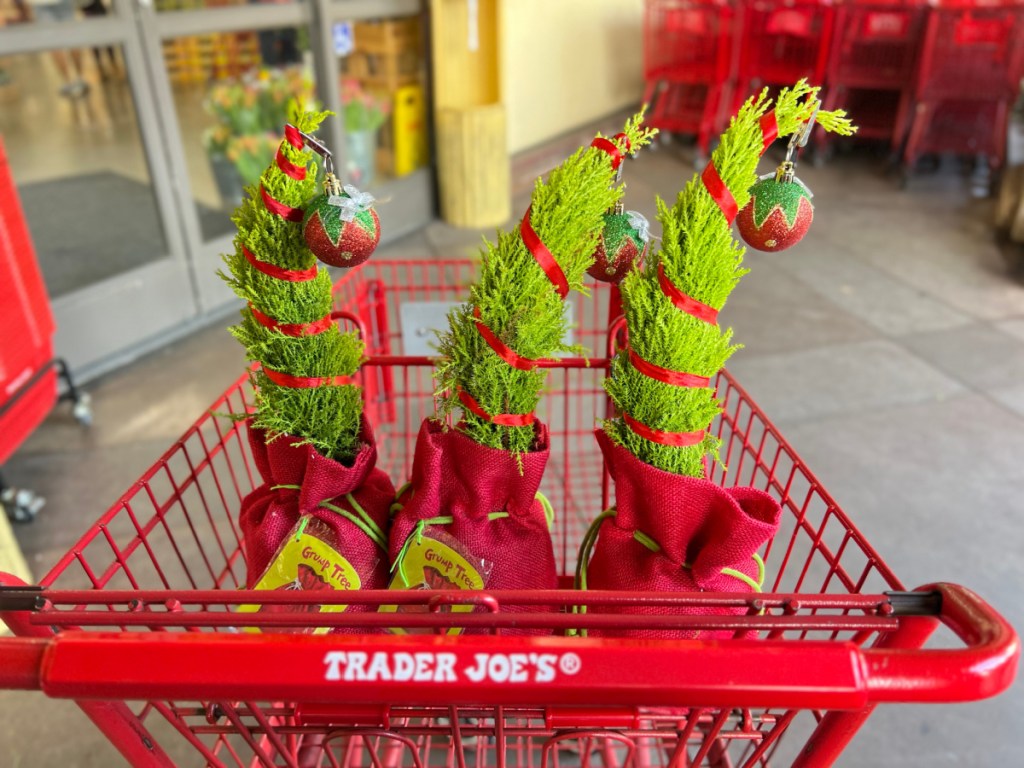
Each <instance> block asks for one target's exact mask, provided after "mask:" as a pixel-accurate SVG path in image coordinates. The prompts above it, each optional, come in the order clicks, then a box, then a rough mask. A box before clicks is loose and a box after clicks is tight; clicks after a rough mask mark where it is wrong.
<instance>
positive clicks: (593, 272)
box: [587, 211, 648, 284]
mask: <svg viewBox="0 0 1024 768" xmlns="http://www.w3.org/2000/svg"><path fill="white" fill-rule="evenodd" d="M646 230H647V220H646V219H644V218H643V217H642V216H640V214H638V213H635V212H633V211H627V212H625V213H606V214H605V215H604V229H603V230H602V232H601V237H600V238H599V239H598V241H597V249H596V250H595V251H594V263H593V264H591V265H590V268H589V269H588V270H587V274H588V275H590V276H591V277H592V278H594V279H595V280H600V281H601V282H604V283H612V284H617V283H619V282H621V280H622V278H624V277H625V276H626V273H627V272H629V270H630V269H632V268H633V265H634V264H636V263H637V262H639V261H640V260H641V259H643V257H644V255H645V254H646V253H647V239H648V235H647V233H646Z"/></svg>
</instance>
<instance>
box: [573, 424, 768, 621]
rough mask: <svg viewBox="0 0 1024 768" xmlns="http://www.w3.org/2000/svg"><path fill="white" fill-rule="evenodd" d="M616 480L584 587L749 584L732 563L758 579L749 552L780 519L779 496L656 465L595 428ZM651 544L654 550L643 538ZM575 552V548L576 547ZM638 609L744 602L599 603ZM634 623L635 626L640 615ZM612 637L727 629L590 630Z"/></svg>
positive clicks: (675, 588)
mask: <svg viewBox="0 0 1024 768" xmlns="http://www.w3.org/2000/svg"><path fill="white" fill-rule="evenodd" d="M597 440H598V443H599V444H600V445H601V451H602V453H603V454H604V459H605V463H606V464H607V466H608V471H609V472H610V473H611V476H612V479H613V481H614V482H615V503H616V508H617V512H616V514H615V516H614V517H609V518H607V519H606V520H605V521H604V522H603V523H602V524H601V528H600V532H599V538H598V539H597V543H596V545H595V546H594V551H593V556H592V557H591V558H590V562H589V565H588V567H587V588H588V589H615V590H631V591H641V592H701V591H705V592H751V591H754V590H753V587H752V586H751V585H750V584H748V583H747V582H746V581H745V580H744V579H742V578H739V577H737V576H736V575H730V574H729V573H728V570H727V571H726V572H724V573H723V569H731V570H734V571H736V572H739V573H741V574H744V575H745V576H746V577H748V578H749V579H751V580H753V581H755V582H756V581H758V577H759V570H760V568H759V565H758V562H757V561H756V560H755V559H754V554H755V553H756V552H757V551H758V550H760V549H761V547H762V546H763V545H764V544H765V542H767V541H768V540H769V539H771V537H772V536H774V535H775V532H776V531H777V530H778V527H779V517H780V515H781V508H780V507H779V503H778V502H777V501H776V500H775V499H773V498H772V497H771V496H769V495H768V494H767V493H765V492H764V491H760V490H757V489H756V488H723V487H721V486H719V485H716V484H715V483H712V482H711V481H709V480H703V479H700V478H695V477H686V476H683V475H675V474H672V473H670V472H665V471H663V470H660V469H656V468H654V467H652V466H650V465H649V464H645V463H644V462H642V461H640V460H639V459H637V458H636V457H635V456H634V455H633V454H632V453H630V452H629V451H628V450H626V449H625V448H623V447H621V446H619V445H616V444H615V443H614V442H613V441H612V440H611V438H609V437H608V435H607V434H605V432H604V430H598V431H597ZM636 532H639V533H640V538H641V539H644V538H646V539H647V541H648V544H649V545H651V546H655V545H656V549H657V551H652V549H651V546H648V545H645V544H644V543H643V542H642V541H640V540H638V538H637V536H635V535H634V534H635V533H636ZM581 556H582V555H581ZM601 610H602V611H608V612H622V613H630V614H638V615H654V614H670V613H671V614H675V615H678V614H680V613H689V614H702V615H708V614H716V615H727V614H737V613H738V614H742V613H745V612H746V611H745V609H742V608H741V609H738V610H737V609H729V608H719V609H708V608H693V609H679V608H673V609H668V608H658V607H652V606H646V607H643V608H639V607H636V608H623V609H605V608H602V609H601ZM637 624H638V625H639V626H640V627H642V626H643V621H642V620H640V621H638V622H637ZM589 634H590V635H599V634H603V635H605V636H616V637H669V636H671V637H673V638H698V637H700V638H718V639H726V638H730V637H733V636H734V635H733V633H732V632H728V631H726V632H713V631H706V632H682V631H665V630H649V629H642V628H640V629H635V630H622V631H619V630H610V631H606V632H603V633H600V632H596V631H591V632H590V633H589Z"/></svg>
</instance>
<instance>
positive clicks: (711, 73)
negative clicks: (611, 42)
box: [644, 0, 737, 157]
mask: <svg viewBox="0 0 1024 768" xmlns="http://www.w3.org/2000/svg"><path fill="white" fill-rule="evenodd" d="M736 19H737V16H736V8H735V5H734V4H733V2H731V0H647V4H646V6H645V11H644V80H645V82H646V86H645V88H646V90H645V93H644V102H645V103H647V104H649V105H650V110H651V111H650V114H649V115H648V117H647V124H648V125H650V126H651V127H654V128H658V129H659V130H662V131H667V132H678V133H684V134H693V135H695V136H696V139H697V148H698V153H699V155H700V156H701V157H706V156H707V154H708V150H709V145H710V142H711V138H712V136H713V135H714V134H716V133H718V132H719V130H720V129H721V127H722V119H723V115H724V108H725V106H726V105H727V104H728V103H729V99H730V96H729V94H730V89H731V87H732V85H733V82H732V81H733V70H734V68H735V55H736V50H737V49H736V31H737V26H736Z"/></svg>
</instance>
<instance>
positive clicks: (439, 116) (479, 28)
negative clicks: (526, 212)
mask: <svg viewBox="0 0 1024 768" xmlns="http://www.w3.org/2000/svg"><path fill="white" fill-rule="evenodd" d="M499 11H500V8H499V5H498V0H431V12H432V22H433V23H432V29H433V32H432V41H431V42H432V46H431V47H432V49H433V53H432V56H433V66H434V124H435V125H436V127H437V161H438V168H437V172H438V186H439V188H440V193H441V215H442V217H443V218H444V220H445V221H447V222H449V223H450V224H454V225H456V226H460V227H494V226H499V225H501V224H504V223H505V222H506V221H508V219H509V217H510V216H511V207H510V204H511V201H510V189H509V157H508V142H507V139H506V133H505V131H506V128H505V125H506V117H505V107H504V105H503V104H502V98H501V71H500V61H501V56H500V54H501V51H500V49H499V44H500V40H501V37H500V27H499Z"/></svg>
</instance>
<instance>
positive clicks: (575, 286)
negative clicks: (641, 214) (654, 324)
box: [385, 115, 653, 632]
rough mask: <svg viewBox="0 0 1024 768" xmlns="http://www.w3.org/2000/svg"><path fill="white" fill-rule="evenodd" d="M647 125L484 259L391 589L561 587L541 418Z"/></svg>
mask: <svg viewBox="0 0 1024 768" xmlns="http://www.w3.org/2000/svg"><path fill="white" fill-rule="evenodd" d="M641 121H642V115H637V116H635V117H634V118H633V119H631V120H630V121H629V122H628V123H627V124H626V126H625V128H624V130H623V132H622V133H620V134H618V135H616V136H614V137H612V138H605V137H601V136H599V137H598V138H597V139H595V140H594V142H593V144H592V145H591V146H590V147H587V148H584V149H580V150H578V151H577V152H576V153H575V154H573V155H572V156H571V157H570V158H569V159H567V160H566V161H565V162H564V163H563V164H562V165H561V166H559V167H558V168H556V169H554V170H553V171H552V172H551V174H550V176H549V178H548V179H547V182H544V181H541V180H538V181H537V183H536V186H535V187H534V190H533V194H532V198H531V204H530V207H529V209H528V210H527V212H526V215H525V216H524V217H523V219H522V221H521V222H520V224H519V225H518V226H517V227H515V228H514V229H512V230H511V231H509V232H502V233H499V234H498V238H497V243H495V244H488V245H487V246H486V249H485V250H484V252H483V255H482V261H481V267H480V279H479V281H478V282H477V283H476V284H474V285H473V286H472V287H471V288H470V297H469V301H468V302H467V303H466V304H464V305H462V306H460V307H458V308H456V309H454V310H453V311H452V312H451V313H450V315H449V321H450V328H449V330H448V331H447V332H446V333H444V334H443V335H442V336H441V341H440V352H441V362H440V363H439V367H438V369H437V380H438V396H439V398H440V414H439V418H437V419H427V420H426V421H424V422H423V424H422V426H421V428H420V432H419V436H418V439H417V444H416V450H415V455H414V460H413V467H412V477H411V478H410V481H409V483H408V485H406V486H405V487H404V488H403V489H402V490H401V491H400V492H399V497H398V501H397V503H396V505H395V515H394V518H393V519H392V524H391V536H390V551H391V559H392V570H393V572H394V576H393V581H392V586H393V587H394V588H396V589H437V588H448V589H460V588H462V589H466V588H468V589H484V588H486V589H494V590H522V589H553V588H555V587H556V586H557V579H558V572H557V568H556V565H555V556H554V550H553V546H552V540H551V533H550V529H551V525H552V521H553V512H552V508H551V506H550V505H549V504H548V503H547V501H546V500H545V499H544V498H543V497H542V496H541V495H540V494H539V493H538V490H539V488H540V484H541V479H542V477H543V474H544V469H545V466H546V464H547V462H548V456H549V452H550V445H549V436H548V429H547V427H546V426H545V425H544V424H543V423H542V422H540V421H539V420H538V419H537V418H536V415H535V411H536V408H537V405H538V403H539V401H540V396H541V390H542V389H543V387H544V383H545V380H546V378H547V372H546V370H545V364H546V363H548V362H550V360H551V358H552V357H553V356H555V355H558V354H561V353H565V352H573V351H577V352H578V350H576V349H575V348H573V347H568V346H566V345H565V343H564V342H563V338H564V337H565V333H566V330H567V327H568V321H567V319H566V314H565V312H564V307H563V302H564V301H565V299H566V297H567V296H568V295H569V292H570V291H583V279H584V274H585V273H586V271H587V269H588V268H590V267H591V265H592V264H593V261H594V256H593V254H594V251H595V249H596V247H597V244H598V241H599V237H600V235H601V232H602V228H603V226H604V214H605V212H606V211H607V210H609V209H613V208H614V206H615V204H616V202H617V201H618V200H619V198H620V197H621V196H622V187H621V186H620V185H617V184H616V171H617V169H618V167H619V165H620V164H621V162H622V160H623V157H624V156H625V155H626V153H629V152H632V151H636V150H638V149H639V148H640V147H642V146H644V145H645V144H647V143H648V142H649V141H650V138H651V136H652V135H653V134H652V132H651V131H648V130H646V129H644V128H642V127H641ZM457 410H458V411H460V412H461V418H460V419H458V420H456V421H455V423H454V425H449V424H448V422H447V421H446V418H445V417H447V416H448V415H450V414H452V413H454V412H455V411H457ZM385 610H399V609H398V608H395V607H386V608H385ZM456 610H471V606H457V607H456ZM509 610H514V609H509ZM452 631H453V632H457V631H458V630H452Z"/></svg>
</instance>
